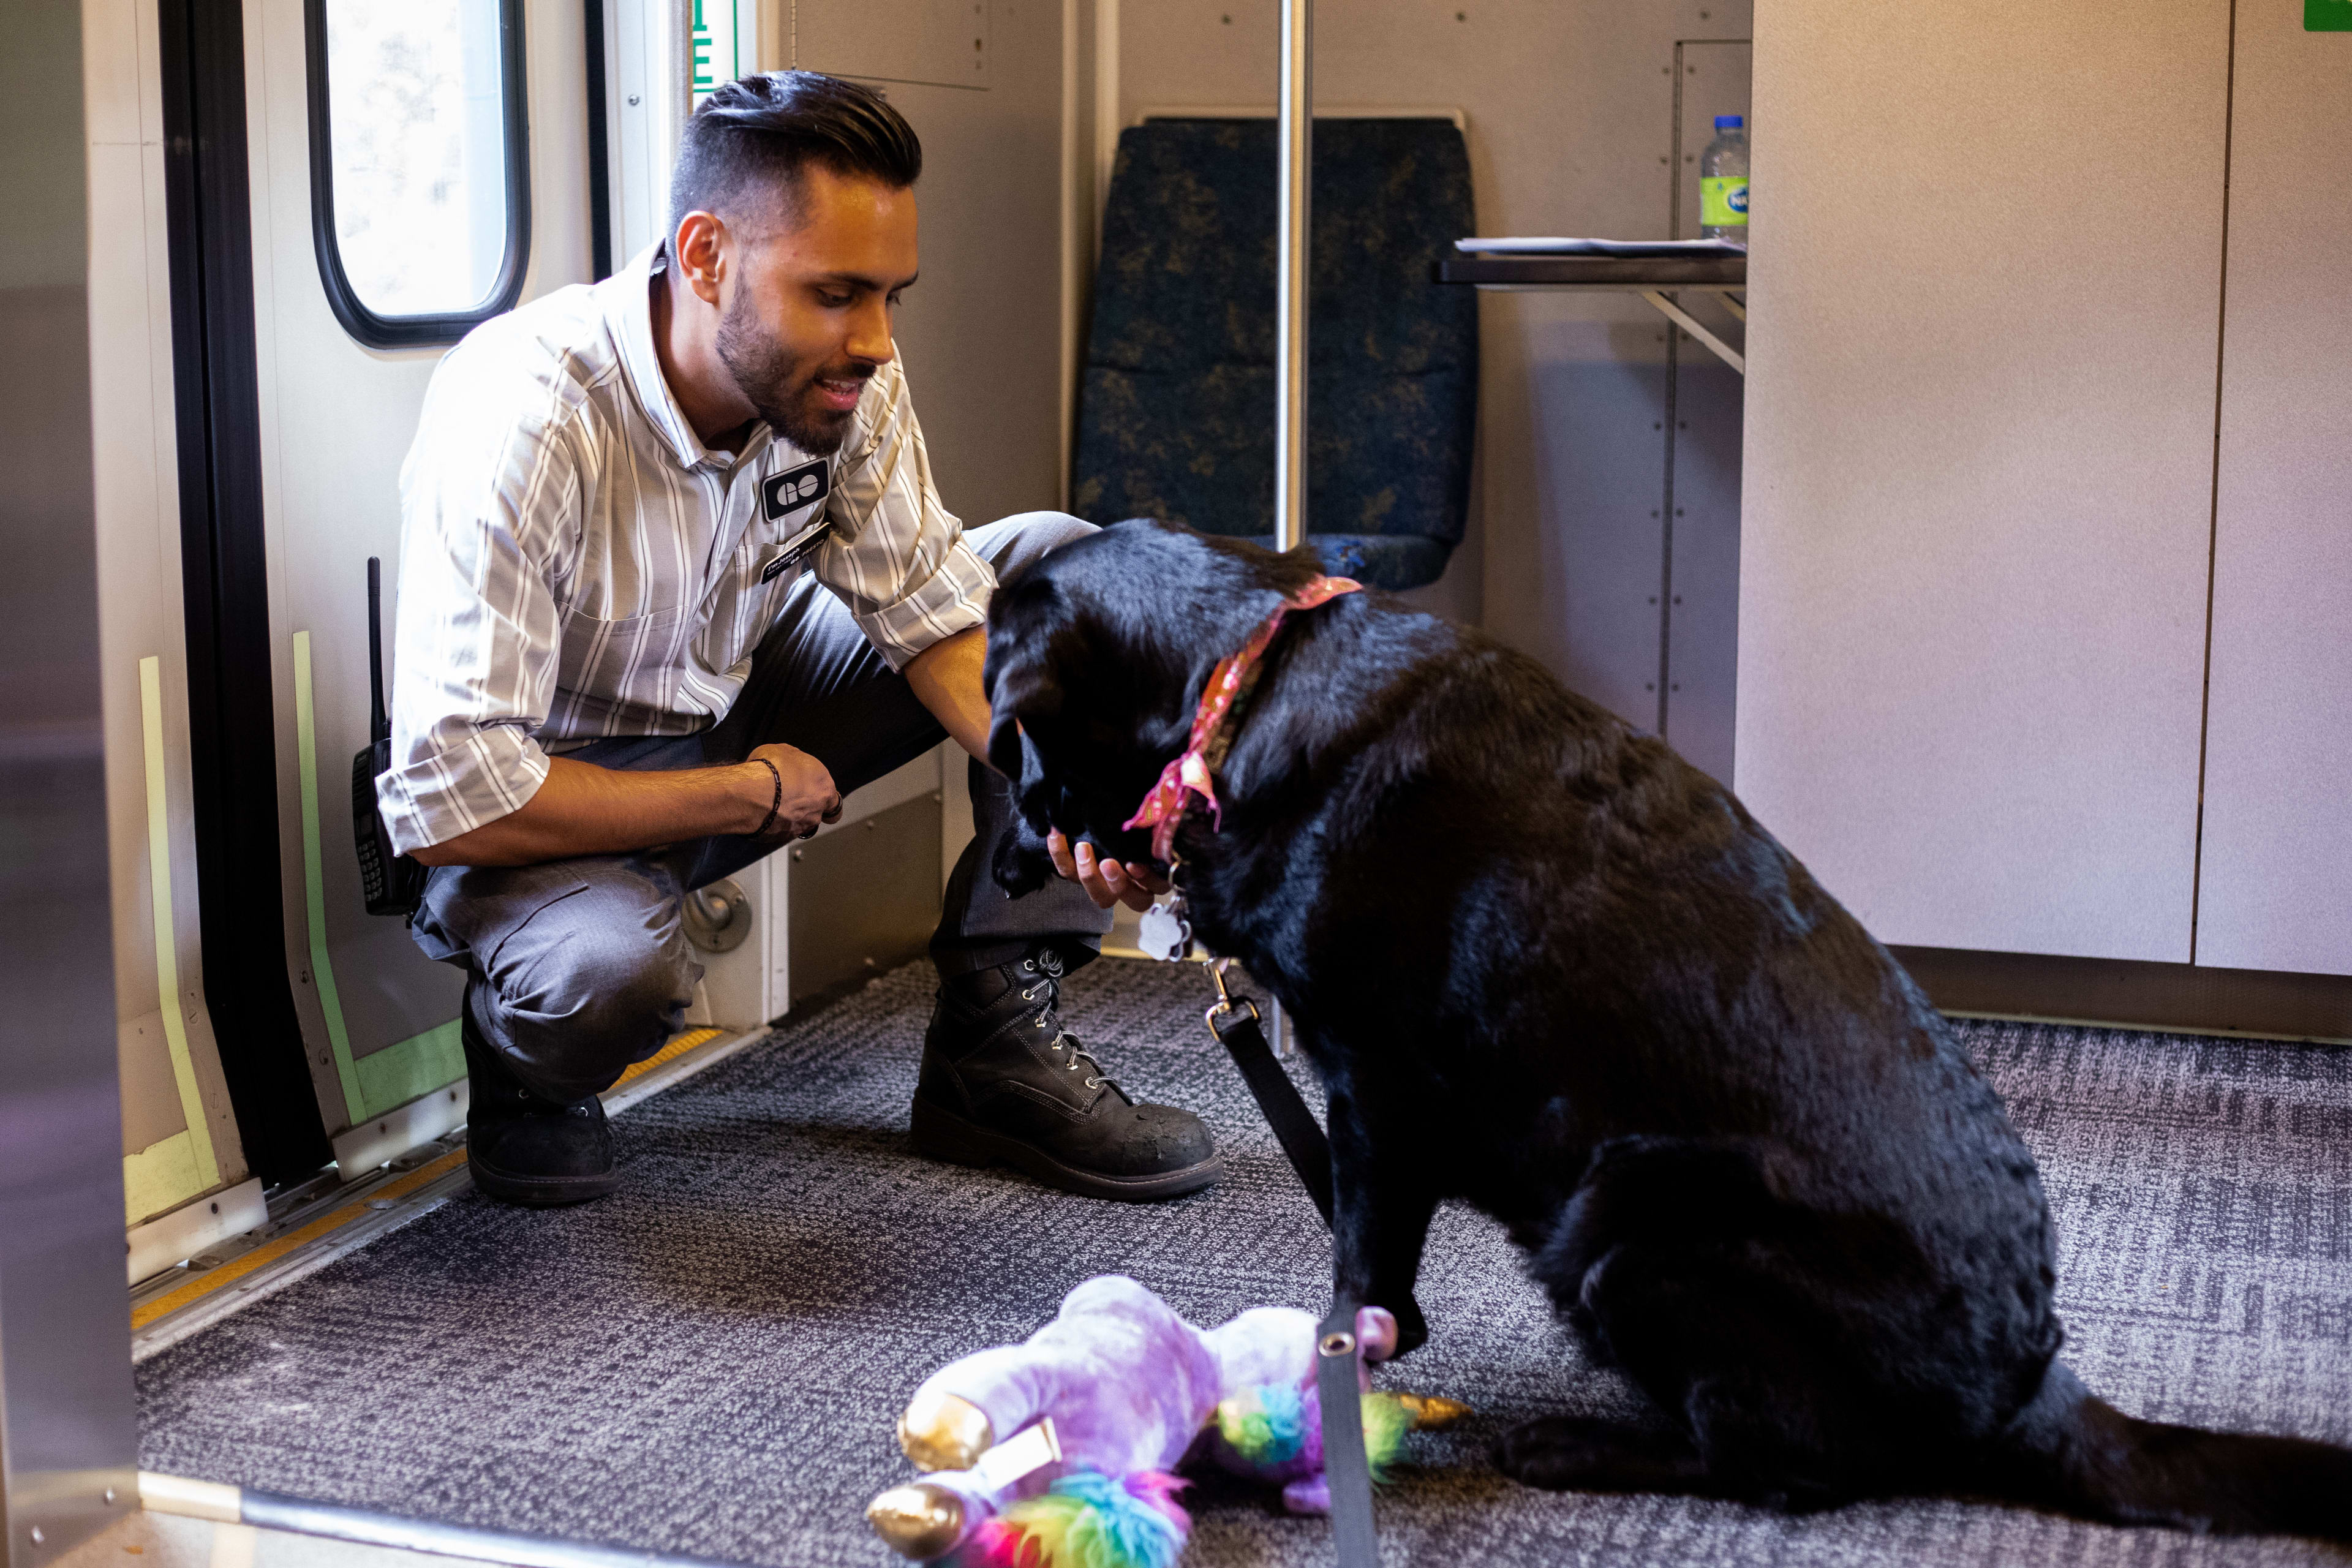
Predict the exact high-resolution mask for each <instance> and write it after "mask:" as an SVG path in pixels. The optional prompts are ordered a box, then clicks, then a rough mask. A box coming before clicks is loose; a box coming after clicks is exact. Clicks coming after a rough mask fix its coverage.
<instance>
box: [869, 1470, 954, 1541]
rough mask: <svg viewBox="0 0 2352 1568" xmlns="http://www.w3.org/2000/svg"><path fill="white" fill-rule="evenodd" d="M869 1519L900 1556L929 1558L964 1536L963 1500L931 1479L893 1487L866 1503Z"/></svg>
mask: <svg viewBox="0 0 2352 1568" xmlns="http://www.w3.org/2000/svg"><path fill="white" fill-rule="evenodd" d="M866 1523H868V1524H870V1525H872V1526H873V1527H874V1533H875V1534H877V1535H878V1536H880V1537H881V1538H882V1544H883V1545H885V1546H887V1547H888V1548H889V1549H890V1550H891V1551H893V1552H897V1553H898V1555H899V1556H901V1557H912V1558H915V1559H917V1560H918V1561H928V1560H929V1559H930V1558H933V1557H938V1556H940V1555H941V1554H943V1553H944V1552H947V1551H948V1550H949V1549H950V1548H951V1547H953V1546H954V1545H955V1543H956V1542H957V1540H958V1539H959V1538H960V1537H961V1536H962V1534H963V1499H961V1498H960V1497H958V1496H956V1494H955V1493H953V1492H951V1491H950V1490H948V1489H947V1488H945V1487H935V1486H933V1485H931V1484H930V1483H929V1481H916V1482H913V1483H912V1484H910V1485H908V1486H903V1487H892V1488H891V1489H889V1490H888V1491H887V1492H884V1493H883V1494H882V1495H881V1496H880V1497H877V1498H876V1499H875V1500H873V1501H872V1502H870V1503H867V1504H866Z"/></svg>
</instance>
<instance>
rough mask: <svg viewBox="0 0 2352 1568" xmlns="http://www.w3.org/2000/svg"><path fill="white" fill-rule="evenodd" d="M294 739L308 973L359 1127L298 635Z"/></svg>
mask: <svg viewBox="0 0 2352 1568" xmlns="http://www.w3.org/2000/svg"><path fill="white" fill-rule="evenodd" d="M294 735H295V742H296V745H295V749H296V750H297V751H298V752H300V753H301V768H302V897H303V902H304V904H305V906H306V907H307V908H308V910H309V911H310V975H311V978H312V979H313V980H314V981H315V982H316V983H317V984H318V987H319V1010H320V1012H321V1013H324V1014H325V1015H326V1016H327V1041H328V1044H329V1045H330V1046H331V1047H333V1049H334V1053H335V1076H336V1077H337V1078H339V1079H341V1080H342V1084H343V1106H344V1109H345V1110H348V1111H349V1112H350V1113H351V1119H352V1120H351V1124H352V1126H355V1127H356V1126H357V1125H359V1124H360V1123H361V1122H362V1121H366V1120H367V1119H368V1116H369V1114H370V1112H369V1110H368V1107H367V1096H366V1095H365V1094H363V1093H362V1092H361V1089H360V1073H359V1067H358V1065H357V1064H356V1063H354V1062H353V1061H352V1037H351V1032H350V1031H349V1030H347V1029H345V1028H344V1027H343V994H342V993H341V991H339V990H337V989H336V988H335V961H334V960H333V959H332V958H331V957H329V956H328V954H327V889H326V880H325V878H326V872H325V868H324V865H323V863H322V862H321V861H320V858H319V726H318V724H317V722H316V721H315V720H314V719H313V718H312V713H311V704H310V633H309V632H296V633H295V634H294Z"/></svg>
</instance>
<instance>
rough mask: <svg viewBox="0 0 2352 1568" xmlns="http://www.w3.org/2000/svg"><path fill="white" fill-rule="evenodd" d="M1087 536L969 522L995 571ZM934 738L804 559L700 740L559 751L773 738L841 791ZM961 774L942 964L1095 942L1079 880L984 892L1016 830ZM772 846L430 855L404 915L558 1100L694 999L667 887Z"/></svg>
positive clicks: (696, 758) (638, 753)
mask: <svg viewBox="0 0 2352 1568" xmlns="http://www.w3.org/2000/svg"><path fill="white" fill-rule="evenodd" d="M1092 531H1094V530H1093V527H1092V525H1091V524H1088V523H1085V522H1081V521H1078V520H1077V519H1076V518H1074V517H1068V516H1065V515H1064V514H1062V513H1060V512H1044V511H1039V512H1026V513H1024V514H1023V515H1021V516H1019V517H1012V518H1007V519H1005V520H1004V521H1002V522H995V523H991V524H989V525H988V526H986V527H984V528H975V529H971V530H969V531H967V533H966V537H967V538H968V539H969V540H970V541H971V545H972V548H973V549H975V550H977V551H978V552H980V554H981V556H982V558H983V559H984V560H986V561H987V562H988V563H989V564H990V565H991V566H992V567H993V568H995V570H996V574H997V575H998V576H999V577H1000V578H1003V577H1005V576H1009V575H1011V574H1013V573H1014V572H1017V571H1018V570H1020V569H1021V568H1022V567H1024V566H1025V565H1027V564H1028V563H1031V562H1033V561H1035V560H1037V559H1038V558H1039V557H1040V556H1043V555H1044V554H1045V553H1046V552H1048V551H1051V550H1053V549H1055V548H1056V547H1057V546H1060V545H1062V544H1066V543H1067V542H1070V541H1071V540H1074V539H1077V538H1081V537H1083V536H1084V535H1086V534H1087V533H1091V532H1092ZM946 737H947V732H946V731H944V730H943V729H941V728H940V722H939V721H938V720H937V719H935V718H933V717H932V716H931V713H930V710H929V709H926V708H925V707H924V706H923V705H922V704H921V703H920V702H919V701H917V700H915V694H914V691H913V689H911V688H909V687H908V684H907V681H906V679H905V678H904V677H903V676H900V675H898V673H896V672H895V671H893V670H892V669H891V668H890V667H889V665H888V664H887V663H885V662H884V660H883V658H882V656H881V655H880V654H878V653H877V652H876V651H875V649H874V646H873V645H872V644H871V643H869V642H867V641H866V636H865V634H864V633H863V632H861V631H859V630H858V629H857V626H856V622H854V621H852V620H851V619H850V618H849V612H848V610H847V609H846V608H845V607H844V606H843V605H842V603H841V601H840V600H838V599H836V598H835V597H834V596H833V595H831V594H829V593H827V592H825V591H824V589H823V588H822V587H821V586H819V585H818V584H817V582H816V579H815V578H814V577H813V576H809V575H805V574H804V575H803V576H802V578H801V579H800V581H799V582H797V583H795V584H793V588H792V591H791V593H790V594H789V595H787V596H786V599H785V602H784V608H783V613H782V616H780V617H779V619H778V620H777V622H776V626H775V627H774V629H773V630H772V631H771V632H770V633H769V634H768V636H767V637H766V638H765V639H763V640H762V641H761V644H760V646H759V647H758V649H757V650H756V651H755V652H754V653H753V654H752V656H751V679H749V680H748V681H747V682H746V683H745V685H744V688H743V690H742V692H741V694H740V696H739V697H738V698H737V699H736V701H735V706H734V708H733V710H730V712H729V713H728V715H727V717H726V718H724V719H722V720H720V721H719V723H718V724H716V725H715V726H713V727H712V728H710V729H709V730H706V731H702V732H701V733H699V734H695V735H663V736H643V737H635V736H617V737H614V738H611V739H608V740H603V741H598V742H595V743H593V745H589V746H585V747H583V748H581V749H580V750H578V751H575V752H568V753H566V754H567V755H569V756H572V757H573V758H576V759H578V760H579V761H582V762H586V763H595V764H596V765H598V766H599V767H607V768H648V769H655V768H697V767H709V766H713V765H716V764H719V763H738V762H740V761H742V760H743V758H744V757H745V756H747V755H748V754H749V753H750V752H751V748H752V747H754V746H760V745H766V744H768V743H770V742H784V743H785V744H787V745H792V746H797V747H799V748H800V749H801V750H802V751H803V752H808V753H809V754H810V755H812V756H814V757H815V758H816V759H817V760H818V761H819V762H821V763H824V765H825V766H826V768H828V769H829V770H831V772H832V773H833V779H834V784H835V787H836V788H838V789H839V790H840V791H841V793H842V794H844V795H847V794H848V793H849V792H850V791H851V790H853V789H856V788H857V787H858V786H859V785H860V784H869V783H871V782H872V781H874V780H875V779H877V778H880V777H881V776H882V775H883V774H885V773H888V772H890V771H891V770H892V769H894V768H897V767H899V766H901V765H903V764H905V763H909V762H912V761H913V760H914V759H915V758H917V757H919V756H920V755H922V753H923V752H927V751H929V750H930V749H931V748H932V747H933V746H936V745H938V744H939V743H940V742H941V741H942V740H944V739H946ZM971 786H972V787H971V815H972V830H973V834H974V837H973V839H972V842H971V845H970V847H967V848H966V849H965V850H964V853H963V858H962V859H961V861H959V862H958V863H957V865H956V868H955V871H954V873H953V875H952V876H951V877H950V879H949V884H948V891H947V900H946V908H945V910H943V911H942V913H941V915H940V926H939V930H938V931H937V932H936V933H935V934H934V935H933V937H932V939H931V952H932V956H933V957H934V959H936V960H937V961H938V963H939V964H940V970H941V972H942V973H949V974H953V973H965V972H968V971H970V970H972V969H977V968H982V967H985V966H986V965H988V964H991V963H1003V962H1005V961H1006V960H1007V959H1009V958H1012V957H1017V956H1019V954H1020V953H1021V952H1024V951H1025V950H1026V949H1027V948H1028V946H1029V945H1030V944H1031V943H1033V942H1037V941H1039V940H1041V939H1045V938H1055V939H1059V940H1060V941H1061V942H1063V943H1064V944H1065V945H1066V946H1069V947H1073V948H1076V947H1080V946H1083V947H1086V948H1089V949H1091V948H1094V947H1097V946H1098V945H1099V944H1100V942H1101V940H1102V934H1103V933H1104V932H1106V931H1108V930H1109V929H1110V914H1109V912H1108V910H1097V908H1095V906H1094V904H1093V902H1092V901H1091V900H1088V899H1087V896H1086V894H1085V893H1084V892H1083V891H1082V890H1081V889H1079V888H1077V887H1076V885H1075V884H1073V883H1068V882H1061V881H1055V882H1051V883H1049V884H1047V885H1046V886H1045V887H1044V888H1042V889H1039V890H1037V891H1036V892H1034V893H1031V894H1029V895H1028V896H1027V897H1025V898H1021V899H1008V898H1006V897H1005V895H1004V893H1003V889H1000V888H998V887H997V885H996V881H995V879H994V878H992V877H991V876H990V875H989V872H988V868H989V866H990V865H991V863H992V858H993V856H994V854H995V851H996V847H997V845H998V844H999V843H1000V842H1001V841H1002V840H1003V838H1005V837H1007V836H1008V835H1009V834H1011V833H1012V832H1013V828H1014V823H1013V802H1012V794H1011V791H1010V789H1009V788H1008V786H1007V785H1006V784H1005V781H1004V780H1003V778H1001V777H999V776H998V775H997V774H996V773H994V772H992V771H991V770H990V769H988V768H984V767H982V766H981V765H979V764H978V763H973V764H971ZM772 848H773V846H766V847H761V846H759V845H755V844H754V843H753V842H752V841H751V840H750V839H748V838H740V837H718V838H704V839H698V840H695V841H693V842H691V843H687V844H679V845H673V846H670V847H667V848H664V849H660V850H646V851H641V852H639V853H636V854H631V855H587V856H581V857H579V858H574V859H569V860H550V861H546V862H543V863H541V864H540V865H537V866H517V867H499V866H443V867H439V868H436V869H435V870H434V871H433V873H432V875H431V877H430V878H429V879H427V880H426V882H425V900H424V904H423V906H422V907H421V908H420V909H419V910H417V912H416V918H415V922H414V924H413V928H412V929H413V931H414V933H415V938H416V942H417V945H418V946H419V947H422V948H423V949H424V950H425V952H426V953H428V954H429V955H431V956H432V957H434V958H436V959H440V960H442V961H444V962H446V963H455V964H458V965H461V966H463V967H464V968H465V969H466V971H467V974H468V975H469V977H470V980H471V983H470V984H468V985H467V988H466V1006H467V1012H468V1013H469V1014H470V1015H471V1016H472V1020H473V1024H474V1026H475V1028H476V1029H477V1030H478V1031H479V1033H480V1035H481V1037H482V1038H483V1039H484V1040H485V1041H486V1042H488V1044H489V1045H490V1046H491V1047H493V1048H494V1049H496V1050H498V1051H499V1053H500V1054H501V1055H502V1056H503V1057H504V1058H505V1059H506V1062H507V1064H508V1066H509V1068H511V1069H512V1070H513V1071H514V1073H515V1074H516V1075H517V1076H518V1077H519V1078H520V1079H522V1080H523V1081H524V1082H525V1083H527V1084H529V1085H530V1087H531V1088H533V1089H537V1090H539V1091H540V1092H541V1093H543V1094H547V1095H550V1096H551V1097H553V1098H555V1099H558V1100H573V1099H576V1098H578V1097H579V1096H581V1095H583V1094H592V1093H594V1092H595V1091H597V1090H599V1089H604V1088H605V1087H607V1086H608V1085H610V1084H611V1083H612V1082H613V1081H614V1079H617V1078H619V1077H620V1075H621V1073H622V1071H623V1070H624V1069H625V1068H627V1067H628V1065H629V1064H630V1063H632V1062H635V1061H642V1060H644V1059H645V1058H646V1057H649V1056H651V1055H653V1053H654V1052H656V1051H657V1050H659V1049H660V1048H661V1047H662V1045H663V1043H664V1042H665V1041H666V1040H667V1039H668V1038H669V1037H670V1036H672V1035H673V1034H675V1033H677V1030H678V1028H679V1027H680V1025H681V1021H682V1019H683V1018H684V1016H685V1013H686V1009H687V1008H688V1006H690V1005H692V1004H693V1000H694V986H695V983H696V982H697V981H698V980H700V979H701V978H702V965H701V964H700V963H697V962H696V961H695V957H694V952H693V949H692V947H691V945H690V944H689V943H688V941H687V939H686V933H685V931H684V929H683V927H682V926H681V924H680V921H679V910H678V906H679V901H680V900H681V899H682V898H683V897H684V895H685V894H686V893H687V892H688V891H689V890H690V889H695V888H699V887H703V886H705V885H707V884H709V883H711V882H715V881H717V880H718V879H719V878H721V877H724V876H727V875H729V874H730V872H734V871H739V870H740V869H742V868H744V867H745V866H747V865H749V864H751V862H752V861H753V860H756V859H758V858H760V857H761V855H763V854H767V853H769V852H771V850H772Z"/></svg>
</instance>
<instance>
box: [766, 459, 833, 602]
mask: <svg viewBox="0 0 2352 1568" xmlns="http://www.w3.org/2000/svg"><path fill="white" fill-rule="evenodd" d="M832 488H833V480H832V478H831V470H830V469H829V468H826V466H825V463H824V459H823V458H819V459H818V460H817V461H815V462H814V463H803V464H802V465H801V466H800V467H799V468H786V469H785V470H784V471H783V472H782V473H781V474H772V475H770V476H769V477H768V478H766V479H762V480H761V481H760V509H761V511H762V512H764V513H765V514H766V516H767V519H768V521H771V522H773V521H776V520H777V519H779V518H782V517H785V516H789V515H790V514H791V513H793V512H796V511H799V510H801V509H802V508H803V507H807V506H813V505H814V504H815V503H816V502H818V501H821V500H824V498H825V494H826V492H827V491H829V490H830V489H832ZM824 531H825V521H824V513H823V512H822V511H820V512H818V513H817V514H816V515H815V517H814V520H813V521H811V522H810V523H809V525H808V526H807V527H806V528H803V529H802V530H801V531H799V532H798V533H796V534H794V535H793V536H792V538H790V539H788V540H786V541H785V542H784V547H783V549H782V552H779V553H778V554H777V556H776V558H775V559H774V560H772V561H771V562H769V563H767V565H766V566H765V567H763V568H761V572H760V581H761V582H762V583H772V582H774V581H775V580H776V579H777V578H778V577H781V576H782V575H783V574H784V573H785V572H787V571H789V570H790V569H791V568H792V566H793V563H795V562H797V561H799V560H800V559H801V558H802V557H803V556H804V555H806V554H807V553H808V552H810V551H812V550H814V549H815V548H816V547H817V546H818V545H820V544H822V543H824Z"/></svg>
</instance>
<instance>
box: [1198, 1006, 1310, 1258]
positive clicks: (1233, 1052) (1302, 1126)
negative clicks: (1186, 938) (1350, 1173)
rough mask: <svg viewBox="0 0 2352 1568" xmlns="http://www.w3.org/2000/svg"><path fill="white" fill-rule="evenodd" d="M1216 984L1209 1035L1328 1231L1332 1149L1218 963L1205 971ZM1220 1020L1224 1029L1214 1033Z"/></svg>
mask: <svg viewBox="0 0 2352 1568" xmlns="http://www.w3.org/2000/svg"><path fill="white" fill-rule="evenodd" d="M1209 973H1210V974H1211V975H1213V976H1214V977H1215V979H1216V982H1217V1005H1215V1006H1213V1007H1212V1008H1210V1009H1209V1033H1211V1034H1213V1035H1214V1036H1216V1037H1217V1044H1219V1045H1221V1046H1223V1047H1225V1054H1226V1055H1227V1056H1230V1057H1232V1058H1234V1066H1235V1067H1237V1068H1240V1069H1241V1073H1242V1081H1243V1082H1244V1083H1246V1084H1248V1085H1249V1091H1250V1093H1251V1095H1253V1096H1254V1097H1255V1099H1256V1100H1257V1108H1258V1109H1259V1110H1262V1111H1264V1112H1265V1120H1266V1122H1267V1124H1268V1125H1269V1126H1271V1127H1272V1128H1273V1129H1274V1135H1275V1137H1276V1139H1277V1140H1279V1141H1280V1142H1281V1144H1282V1152H1284V1153H1285V1154H1287V1155H1289V1156H1290V1168H1291V1169H1292V1170H1294V1171H1296V1172H1297V1173H1298V1179H1299V1181H1300V1182H1301V1183H1302V1184H1305V1186H1306V1188H1307V1196H1308V1197H1310V1198H1313V1199H1314V1200H1315V1207H1316V1209H1317V1210H1318V1212H1320V1213H1321V1215H1323V1223H1324V1225H1325V1226H1327V1227H1328V1226H1329V1225H1330V1223H1331V1143H1330V1141H1329V1140H1328V1139H1327V1138H1325V1137H1324V1136H1323V1127H1322V1124H1321V1123H1320V1122H1318V1121H1316V1120H1315V1113H1314V1112H1313V1111H1311V1110H1307V1101H1305V1100H1301V1099H1300V1098H1299V1097H1298V1089H1297V1085H1295V1084H1293V1083H1292V1082H1291V1081H1290V1075H1289V1074H1288V1073H1286V1072H1284V1071H1283V1070H1282V1063H1280V1062H1279V1061H1277V1060H1276V1059H1275V1055H1274V1047H1272V1046H1269V1045H1267V1044H1266V1043H1265V1027H1264V1026H1263V1025H1262V1024H1261V1023H1260V1021H1259V1019H1258V1013H1257V1003H1256V1002H1255V1001H1254V1000H1252V999H1251V998H1249V997H1247V996H1235V995H1234V994H1231V993H1230V992H1228V991H1227V990H1226V989H1225V966H1224V964H1223V962H1222V961H1221V962H1219V963H1213V964H1211V965H1210V966H1209ZM1220 1018H1223V1020H1224V1021H1225V1022H1224V1026H1223V1028H1220V1027H1218V1024H1217V1021H1218V1019H1220Z"/></svg>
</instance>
